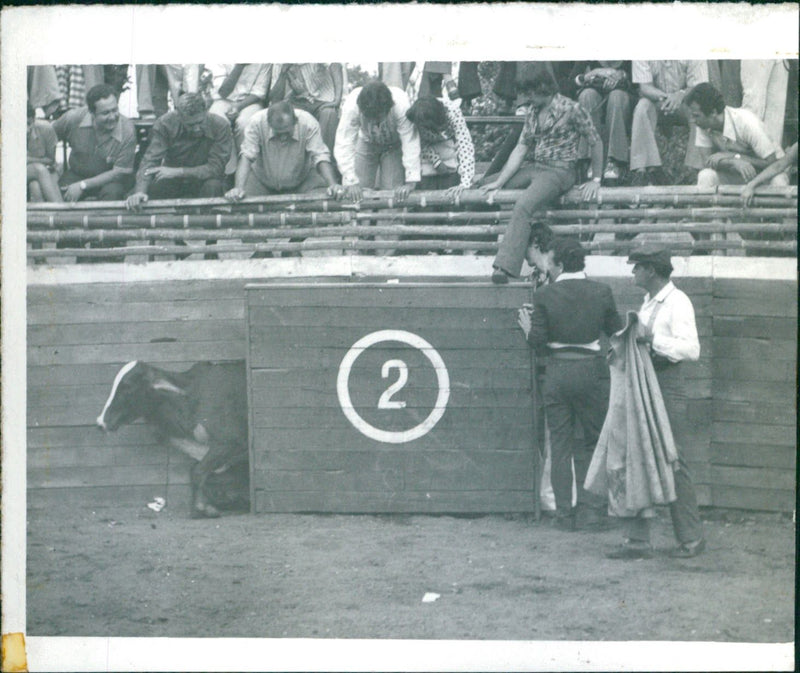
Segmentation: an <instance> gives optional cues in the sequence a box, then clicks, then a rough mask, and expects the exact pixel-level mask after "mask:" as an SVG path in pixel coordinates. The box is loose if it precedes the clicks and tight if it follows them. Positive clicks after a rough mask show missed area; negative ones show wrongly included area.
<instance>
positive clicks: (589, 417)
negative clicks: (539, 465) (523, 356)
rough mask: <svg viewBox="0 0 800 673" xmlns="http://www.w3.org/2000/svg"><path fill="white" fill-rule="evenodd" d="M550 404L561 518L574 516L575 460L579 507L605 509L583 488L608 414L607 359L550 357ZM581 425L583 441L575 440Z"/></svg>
mask: <svg viewBox="0 0 800 673" xmlns="http://www.w3.org/2000/svg"><path fill="white" fill-rule="evenodd" d="M544 405H545V417H546V418H547V427H548V429H549V431H550V454H551V467H550V481H551V483H552V486H553V494H554V495H555V500H556V512H557V514H558V516H564V515H567V514H569V513H570V511H571V509H572V477H573V473H572V462H573V461H574V464H575V481H576V484H577V487H578V505H579V506H580V505H585V506H588V507H592V508H600V507H604V506H605V500H604V499H603V498H601V497H599V496H597V495H595V494H593V493H589V492H588V491H586V490H585V489H584V488H583V482H584V480H585V479H586V471H587V470H588V468H589V463H590V462H591V459H592V453H593V452H594V449H595V446H596V445H597V438H598V437H599V436H600V430H601V429H602V427H603V422H604V421H605V417H606V412H607V411H608V370H607V368H606V366H605V362H604V361H603V358H602V357H601V356H597V357H594V356H588V357H583V358H581V359H574V360H572V359H559V358H556V357H550V358H548V360H547V369H546V373H545V382H544ZM578 424H580V426H581V429H582V430H583V439H582V440H581V441H580V443H578V442H577V441H576V439H575V431H576V429H577V427H578Z"/></svg>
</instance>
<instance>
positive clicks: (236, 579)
mask: <svg viewBox="0 0 800 673" xmlns="http://www.w3.org/2000/svg"><path fill="white" fill-rule="evenodd" d="M703 514H704V519H705V528H706V536H707V539H708V548H707V551H706V553H705V554H703V555H702V556H699V557H697V558H694V559H690V560H674V559H671V558H669V557H668V556H667V555H666V550H667V549H668V548H669V547H671V546H672V545H673V538H672V531H671V526H670V523H669V517H668V515H667V514H666V512H661V513H660V517H659V520H658V522H657V525H656V526H655V537H654V539H653V542H654V544H655V546H656V550H657V554H656V557H655V558H654V559H652V560H639V561H611V560H607V559H606V558H605V557H604V551H606V550H607V549H609V548H610V547H612V546H614V545H615V544H617V543H618V542H619V541H620V539H621V531H620V530H611V531H606V532H601V533H567V532H561V531H557V530H555V529H553V528H551V527H550V526H549V524H548V522H547V520H546V518H545V519H543V520H542V521H539V522H537V521H534V520H533V519H532V518H530V517H524V516H499V515H498V516H481V517H451V516H402V515H385V516H369V515H297V514H292V515H257V516H253V515H249V514H241V515H229V516H225V517H223V518H221V519H216V520H199V521H198V520H190V519H188V518H187V516H186V512H184V511H183V509H182V508H177V509H173V508H170V507H169V506H168V507H167V508H165V509H163V510H162V511H160V512H154V511H152V510H150V509H148V508H146V507H142V508H141V509H136V508H130V507H122V506H120V507H117V508H103V509H100V508H97V509H94V510H91V509H85V510H80V509H77V510H71V511H69V510H64V509H61V510H55V509H53V508H48V509H31V510H30V511H29V513H28V558H27V572H28V584H27V610H28V612H27V626H28V634H30V635H38V636H64V635H67V636H147V637H156V636H161V637H163V636H168V637H205V636H209V637H212V636H213V637H261V638H266V637H270V638H271V637H277V638H280V637H291V638H301V637H311V638H403V639H405V638H421V639H489V640H495V639H509V640H517V639H520V640H597V641H603V640H681V641H727V642H736V641H745V642H790V641H793V640H794V589H795V580H794V573H795V558H794V556H795V553H794V552H795V529H794V524H793V523H792V520H791V517H787V516H785V515H778V514H764V513H749V512H739V511H719V510H711V511H705V512H704V513H703ZM426 594H428V596H427V600H426V601H423V598H425V597H426Z"/></svg>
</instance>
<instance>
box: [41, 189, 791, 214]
mask: <svg viewBox="0 0 800 673" xmlns="http://www.w3.org/2000/svg"><path fill="white" fill-rule="evenodd" d="M740 192H741V187H739V188H733V189H731V188H730V187H729V186H725V187H722V186H721V187H717V188H700V187H687V186H682V185H676V186H668V187H651V186H649V187H602V188H601V189H600V191H599V193H598V200H597V203H600V204H613V203H619V204H624V205H626V206H637V205H639V204H663V205H674V206H679V205H685V204H686V205H689V206H697V205H716V206H733V207H736V206H739V207H740V206H742V199H741V196H740ZM521 193H522V190H516V189H508V190H506V189H501V190H498V191H497V192H495V193H494V195H493V196H492V197H491V198H490V196H489V195H487V194H486V193H485V192H483V191H481V190H479V189H469V190H465V191H464V192H462V193H461V195H460V196H459V198H458V199H457V200H456V202H455V205H456V206H467V205H491V204H493V203H494V204H501V205H502V204H506V205H508V204H513V203H515V202H516V200H517V198H518V197H519V195H520V194H521ZM299 204H310V205H313V206H315V207H316V208H317V209H318V210H320V211H322V212H325V211H326V210H327V209H328V208H334V207H337V206H339V207H342V206H346V207H348V208H356V207H360V208H362V209H364V208H367V209H369V208H397V207H409V208H410V207H423V208H424V207H427V206H450V205H453V202H452V201H451V199H450V198H448V197H447V196H445V194H444V192H441V191H428V192H423V191H420V192H411V194H410V195H409V196H408V199H407V200H406V201H405V202H404V203H399V202H398V201H397V200H396V199H395V198H394V194H393V193H392V192H389V191H371V190H365V192H364V198H363V199H362V201H361V202H360V204H357V205H356V204H352V203H347V202H342V201H336V200H335V199H331V198H329V197H326V196H320V195H318V194H281V195H276V196H259V197H251V198H246V199H242V200H241V201H238V202H231V201H228V200H227V199H224V198H205V199H163V200H153V201H147V202H145V203H144V204H142V210H143V211H144V212H150V211H153V212H155V211H158V210H164V209H171V210H173V211H184V210H192V209H198V208H199V209H204V210H206V211H207V210H208V209H210V208H223V209H231V210H233V209H237V210H248V209H255V210H258V209H259V208H269V207H276V208H281V209H286V208H288V207H290V206H297V205H299ZM560 204H561V205H570V204H573V205H574V204H580V205H587V204H586V202H585V201H583V198H582V196H581V193H580V190H578V189H572V190H570V191H569V192H567V193H566V194H565V195H564V196H562V197H561V200H560ZM591 205H594V204H591ZM753 205H755V206H764V207H773V208H791V207H796V206H797V187H796V186H791V187H760V188H759V189H758V191H757V192H756V196H755V198H754V201H753ZM63 211H67V212H74V211H106V212H112V213H119V212H120V211H125V202H124V201H79V202H77V203H29V204H28V212H29V213H37V212H44V213H54V212H63Z"/></svg>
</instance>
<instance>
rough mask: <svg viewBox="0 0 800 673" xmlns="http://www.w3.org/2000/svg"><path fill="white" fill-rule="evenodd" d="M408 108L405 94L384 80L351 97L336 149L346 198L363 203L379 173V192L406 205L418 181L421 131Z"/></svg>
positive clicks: (346, 105)
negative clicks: (365, 191) (387, 192)
mask: <svg viewBox="0 0 800 673" xmlns="http://www.w3.org/2000/svg"><path fill="white" fill-rule="evenodd" d="M409 107H410V104H409V100H408V96H407V95H406V94H405V92H404V91H402V90H400V89H397V88H395V87H389V86H386V85H385V84H384V83H383V82H380V81H372V82H368V83H367V84H365V85H364V86H363V87H359V88H357V89H354V90H353V91H352V92H351V93H350V95H348V96H347V98H346V99H345V101H344V104H343V106H342V118H341V121H340V122H339V128H338V129H337V131H336V142H335V144H334V149H333V154H334V156H335V157H336V162H337V164H338V167H339V171H340V172H341V174H342V184H343V185H344V187H345V189H344V196H345V197H347V198H349V199H352V200H353V201H360V200H361V198H362V189H364V188H366V189H375V187H376V179H377V177H378V175H379V176H380V184H379V185H377V186H378V188H379V189H393V190H395V197H396V198H397V200H398V201H405V199H406V198H407V197H408V194H409V192H411V190H413V189H414V187H415V186H416V184H417V183H418V182H419V181H420V141H419V133H418V132H417V129H416V127H415V126H414V125H413V124H412V123H411V122H410V121H409V120H408V118H407V117H406V112H408V108H409ZM378 169H380V172H379V170H378Z"/></svg>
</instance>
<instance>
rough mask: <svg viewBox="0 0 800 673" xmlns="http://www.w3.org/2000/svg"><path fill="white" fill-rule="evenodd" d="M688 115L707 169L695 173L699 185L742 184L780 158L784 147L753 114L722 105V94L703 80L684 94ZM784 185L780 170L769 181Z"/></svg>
mask: <svg viewBox="0 0 800 673" xmlns="http://www.w3.org/2000/svg"><path fill="white" fill-rule="evenodd" d="M685 102H686V105H687V106H688V108H689V115H690V116H691V118H692V121H694V123H695V124H697V139H696V141H695V144H696V145H697V148H698V150H699V152H700V156H701V157H702V159H703V160H704V162H705V164H706V166H707V167H706V168H704V169H703V170H701V171H700V173H699V174H698V176H697V185H698V187H716V186H717V185H721V184H722V185H743V184H746V183H747V182H748V181H749V180H752V179H753V178H754V177H755V176H756V174H757V173H758V171H760V170H761V169H763V168H765V167H766V166H769V165H770V164H771V163H773V162H774V161H775V160H776V159H780V158H781V157H783V150H782V149H781V148H780V146H779V145H777V144H776V143H775V142H774V141H773V140H772V139H771V138H770V137H769V134H768V133H767V129H766V127H765V126H764V122H762V121H761V120H760V119H759V118H758V116H756V114H755V113H753V112H751V111H750V110H748V109H746V108H743V107H741V108H734V107H730V106H728V105H725V100H724V99H723V97H722V94H721V93H720V92H719V91H717V90H716V89H715V88H714V87H713V86H712V85H711V84H708V83H702V84H698V85H697V86H696V87H694V88H693V89H692V90H691V91H690V92H689V93H688V94H687V96H686V100H685ZM770 184H771V185H774V186H780V187H785V186H788V184H789V176H788V175H786V173H779V174H778V175H776V176H774V177H773V178H772V179H771V180H770Z"/></svg>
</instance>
